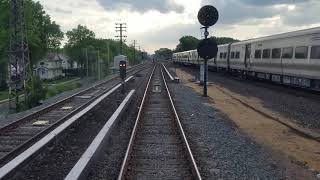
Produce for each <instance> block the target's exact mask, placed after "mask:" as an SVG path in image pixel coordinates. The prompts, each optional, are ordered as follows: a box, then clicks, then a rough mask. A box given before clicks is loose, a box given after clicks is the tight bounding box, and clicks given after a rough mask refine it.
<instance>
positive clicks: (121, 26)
mask: <svg viewBox="0 0 320 180" xmlns="http://www.w3.org/2000/svg"><path fill="white" fill-rule="evenodd" d="M116 32H119V36H116V37H117V38H119V39H120V54H122V43H123V41H124V40H123V39H125V38H126V37H127V36H126V35H123V32H127V24H126V23H116Z"/></svg>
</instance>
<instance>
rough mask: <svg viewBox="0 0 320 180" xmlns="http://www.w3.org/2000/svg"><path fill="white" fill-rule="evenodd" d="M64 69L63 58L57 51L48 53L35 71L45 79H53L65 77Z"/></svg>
mask: <svg viewBox="0 0 320 180" xmlns="http://www.w3.org/2000/svg"><path fill="white" fill-rule="evenodd" d="M62 70H63V66H62V59H61V58H60V56H59V54H57V53H48V54H47V56H46V57H45V58H44V59H43V60H41V61H40V62H38V63H37V65H36V67H35V68H34V71H35V73H36V74H38V75H39V77H40V79H43V80H52V79H57V78H59V77H63V76H64V73H63V72H62Z"/></svg>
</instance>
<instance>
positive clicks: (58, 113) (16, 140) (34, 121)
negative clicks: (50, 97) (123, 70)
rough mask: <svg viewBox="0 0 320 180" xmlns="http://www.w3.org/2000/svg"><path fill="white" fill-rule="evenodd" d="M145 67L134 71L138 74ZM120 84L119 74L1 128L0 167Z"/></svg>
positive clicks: (133, 71) (134, 68)
mask: <svg viewBox="0 0 320 180" xmlns="http://www.w3.org/2000/svg"><path fill="white" fill-rule="evenodd" d="M144 67H145V65H139V66H135V67H133V68H131V69H130V70H129V72H128V74H129V75H132V74H136V73H137V72H139V71H140V70H142V69H143V68H144ZM119 82H120V78H119V76H118V75H115V76H112V77H111V78H110V79H108V80H106V81H104V82H101V83H99V84H97V85H94V86H92V87H90V88H87V89H85V90H83V91H81V92H79V93H76V94H74V95H72V96H69V97H67V98H65V99H63V100H61V101H59V102H57V103H55V104H52V105H50V106H48V107H46V108H43V109H41V110H39V111H37V112H34V113H32V114H30V115H28V116H26V117H23V118H21V119H18V120H17V121H15V122H13V123H11V124H9V125H7V126H5V127H2V128H0V167H1V166H3V165H4V164H5V163H6V162H8V161H9V160H11V159H13V158H14V157H15V156H17V155H18V154H19V153H21V152H22V151H23V150H24V149H26V148H28V147H30V146H31V145H32V144H34V143H35V142H36V141H37V140H39V139H40V138H41V137H43V136H44V135H46V134H48V132H50V131H51V130H53V129H54V128H55V127H57V126H58V125H59V124H61V123H63V122H64V121H65V120H67V119H68V118H70V117H71V116H72V115H74V114H76V113H77V112H79V111H80V110H81V109H83V108H84V107H86V106H87V105H88V104H89V103H91V102H93V101H94V100H95V99H97V98H98V97H99V96H101V95H102V94H103V93H105V92H106V91H108V90H109V89H110V87H112V86H114V85H116V84H117V83H119Z"/></svg>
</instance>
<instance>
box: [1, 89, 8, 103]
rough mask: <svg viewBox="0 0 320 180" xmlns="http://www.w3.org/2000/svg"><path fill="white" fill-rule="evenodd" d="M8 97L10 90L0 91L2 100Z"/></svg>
mask: <svg viewBox="0 0 320 180" xmlns="http://www.w3.org/2000/svg"><path fill="white" fill-rule="evenodd" d="M8 97H9V92H8V90H5V91H0V101H2V100H5V99H8Z"/></svg>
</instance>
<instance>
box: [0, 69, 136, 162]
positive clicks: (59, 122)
mask: <svg viewBox="0 0 320 180" xmlns="http://www.w3.org/2000/svg"><path fill="white" fill-rule="evenodd" d="M140 66H141V65H140ZM140 66H138V68H139V67H140ZM131 70H132V71H134V70H135V69H131ZM116 78H118V76H115V77H112V78H111V79H108V80H106V81H104V82H101V83H99V84H96V85H94V86H92V87H89V88H86V89H85V90H82V91H80V92H78V93H76V94H73V95H71V96H69V97H67V98H65V99H63V100H61V101H58V102H57V103H55V104H52V105H50V106H48V107H45V108H43V109H40V110H39V111H37V112H34V113H33V114H31V115H27V116H25V117H23V118H21V119H19V120H17V121H15V122H13V123H11V124H9V125H7V126H5V127H3V128H0V132H1V131H6V130H7V129H10V128H13V127H16V126H18V125H19V123H23V122H24V121H27V120H29V119H33V118H35V117H36V116H40V115H42V114H44V113H45V112H44V111H46V112H47V111H50V110H51V109H55V108H57V107H59V106H60V105H61V104H64V103H66V101H69V100H71V99H72V98H74V97H76V96H78V95H80V94H82V93H85V92H87V91H90V90H91V89H93V88H95V87H97V86H100V85H102V84H104V83H107V82H110V81H112V80H114V79H116ZM110 89H111V88H109V89H107V90H105V91H103V92H102V93H100V94H98V95H97V97H95V98H92V99H91V100H89V101H88V102H86V103H84V104H82V105H80V106H79V107H78V108H76V109H74V110H73V111H71V112H70V113H68V114H67V115H65V116H64V117H62V118H60V119H59V120H58V121H57V122H55V123H53V124H52V125H50V126H49V127H48V128H46V129H44V130H43V131H41V132H39V133H37V134H35V135H34V136H33V137H32V138H30V139H29V140H27V141H26V142H24V143H22V144H21V145H19V146H18V147H16V148H15V149H14V150H12V151H11V152H9V153H8V154H7V155H5V156H3V157H2V158H0V167H1V166H2V165H3V164H4V163H7V162H8V161H9V160H11V159H12V157H14V156H16V155H17V154H18V153H20V152H21V151H22V150H23V149H25V148H26V147H29V146H31V145H32V144H33V142H34V141H36V140H37V139H39V138H41V137H43V136H44V135H45V134H47V133H48V132H49V131H51V130H52V129H54V128H56V127H57V126H58V125H60V124H61V123H62V122H64V121H65V120H66V119H68V118H70V117H72V116H73V115H74V114H76V113H77V112H79V111H80V110H82V109H83V108H84V107H86V106H87V105H88V104H90V103H92V102H93V101H94V100H96V99H97V98H99V96H101V94H104V93H105V92H107V91H108V90H110Z"/></svg>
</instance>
